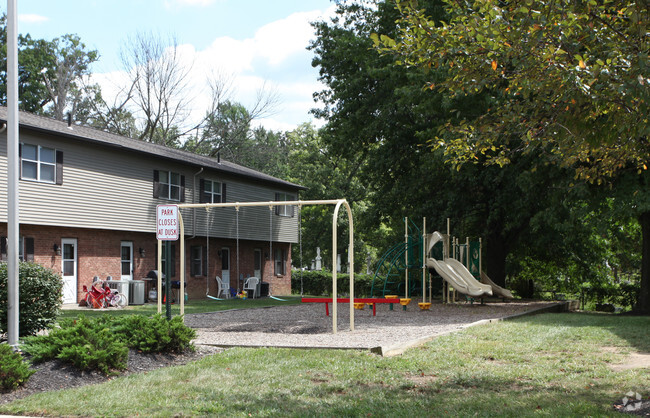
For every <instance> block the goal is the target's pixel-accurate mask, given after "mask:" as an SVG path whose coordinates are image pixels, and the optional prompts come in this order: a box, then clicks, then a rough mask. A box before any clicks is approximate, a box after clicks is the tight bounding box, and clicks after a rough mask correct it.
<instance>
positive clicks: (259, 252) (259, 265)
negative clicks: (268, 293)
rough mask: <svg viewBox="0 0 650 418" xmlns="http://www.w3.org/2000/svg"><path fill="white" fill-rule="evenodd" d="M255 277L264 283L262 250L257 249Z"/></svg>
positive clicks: (255, 254)
mask: <svg viewBox="0 0 650 418" xmlns="http://www.w3.org/2000/svg"><path fill="white" fill-rule="evenodd" d="M253 264H254V267H253V275H254V276H255V277H257V278H259V279H260V282H261V281H262V250H260V249H259V248H255V253H254V255H253Z"/></svg>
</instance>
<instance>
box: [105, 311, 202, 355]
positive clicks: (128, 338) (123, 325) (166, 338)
mask: <svg viewBox="0 0 650 418" xmlns="http://www.w3.org/2000/svg"><path fill="white" fill-rule="evenodd" d="M114 333H115V334H116V335H119V336H120V339H122V340H123V341H124V342H125V343H126V344H127V345H128V346H129V347H130V348H132V349H135V350H139V351H143V352H145V353H154V352H156V353H160V352H174V353H181V352H183V351H185V350H187V349H188V348H191V344H190V341H192V339H194V338H195V337H196V331H194V330H193V329H192V328H189V327H187V326H185V324H184V323H183V318H182V317H180V316H175V317H173V318H172V319H171V320H170V321H168V320H167V319H166V318H165V317H164V316H162V315H160V314H157V315H154V316H152V317H146V316H143V315H127V316H123V317H121V318H120V319H116V320H115V324H114Z"/></svg>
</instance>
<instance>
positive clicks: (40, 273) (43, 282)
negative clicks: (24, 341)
mask: <svg viewBox="0 0 650 418" xmlns="http://www.w3.org/2000/svg"><path fill="white" fill-rule="evenodd" d="M18 268H19V281H18V287H19V292H20V295H19V302H18V309H19V311H20V315H19V324H18V326H19V328H20V329H19V333H20V336H25V335H31V334H35V333H36V332H38V331H40V330H43V329H46V328H48V327H50V326H51V325H52V324H53V323H54V321H55V320H56V317H57V315H58V313H59V308H60V307H61V304H62V303H63V302H62V299H61V295H62V293H61V292H62V289H63V281H62V279H61V276H60V275H59V274H58V273H55V272H54V271H53V270H50V269H48V268H45V267H43V266H41V265H39V264H36V263H31V262H20V263H19V265H18ZM4 332H7V264H6V263H0V333H4Z"/></svg>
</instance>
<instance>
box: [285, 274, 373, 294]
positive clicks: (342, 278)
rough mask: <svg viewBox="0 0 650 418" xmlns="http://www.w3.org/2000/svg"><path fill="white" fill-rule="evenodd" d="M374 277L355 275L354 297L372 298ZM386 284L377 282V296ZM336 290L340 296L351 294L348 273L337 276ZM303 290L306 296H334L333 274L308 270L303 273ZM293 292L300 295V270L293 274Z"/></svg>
mask: <svg viewBox="0 0 650 418" xmlns="http://www.w3.org/2000/svg"><path fill="white" fill-rule="evenodd" d="M372 281H373V275H369V274H360V273H358V274H355V275H354V296H355V297H372V295H371V288H372ZM383 286H384V282H383V281H382V280H381V279H377V280H376V281H375V288H374V290H375V295H377V294H378V293H379V292H381V290H382V289H383ZM336 288H337V290H338V293H339V295H342V294H348V293H349V292H350V275H349V274H347V273H338V274H337V275H336ZM302 289H303V293H304V294H306V295H314V296H321V295H327V296H331V295H332V272H330V271H325V270H319V271H316V270H306V271H303V272H302ZM291 290H292V292H293V293H295V294H300V270H294V271H292V272H291Z"/></svg>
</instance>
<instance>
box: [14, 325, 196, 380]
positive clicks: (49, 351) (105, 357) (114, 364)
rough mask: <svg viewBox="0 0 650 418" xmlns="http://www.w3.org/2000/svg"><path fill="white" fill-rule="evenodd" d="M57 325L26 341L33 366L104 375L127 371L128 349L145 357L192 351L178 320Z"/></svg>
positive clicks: (187, 334) (191, 332)
mask: <svg viewBox="0 0 650 418" xmlns="http://www.w3.org/2000/svg"><path fill="white" fill-rule="evenodd" d="M60 325H61V327H60V328H57V329H54V330H52V331H51V332H50V333H49V335H47V336H38V337H28V338H27V339H26V340H25V345H24V348H23V349H24V350H25V352H26V353H28V354H30V355H31V356H32V358H33V360H34V361H36V362H41V361H47V360H52V359H55V358H56V359H59V360H61V361H64V362H67V363H70V364H72V365H74V366H75V367H77V368H78V369H80V370H99V371H100V372H102V373H104V374H110V373H112V372H113V371H114V370H124V369H126V367H127V360H128V354H129V348H132V349H135V350H140V351H143V352H147V353H150V352H175V353H180V352H182V351H185V350H187V349H191V348H193V347H192V345H191V341H192V339H193V338H194V337H195V336H196V331H194V330H193V329H191V328H189V327H187V326H186V325H185V324H184V323H183V319H182V318H181V317H174V318H173V319H172V320H171V321H168V320H167V319H165V318H164V317H163V316H162V315H155V316H153V317H146V316H143V315H125V316H121V317H113V316H110V315H103V316H101V317H97V318H94V319H88V318H86V317H85V316H81V317H79V319H77V320H71V319H69V320H64V321H62V322H61V324H60Z"/></svg>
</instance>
